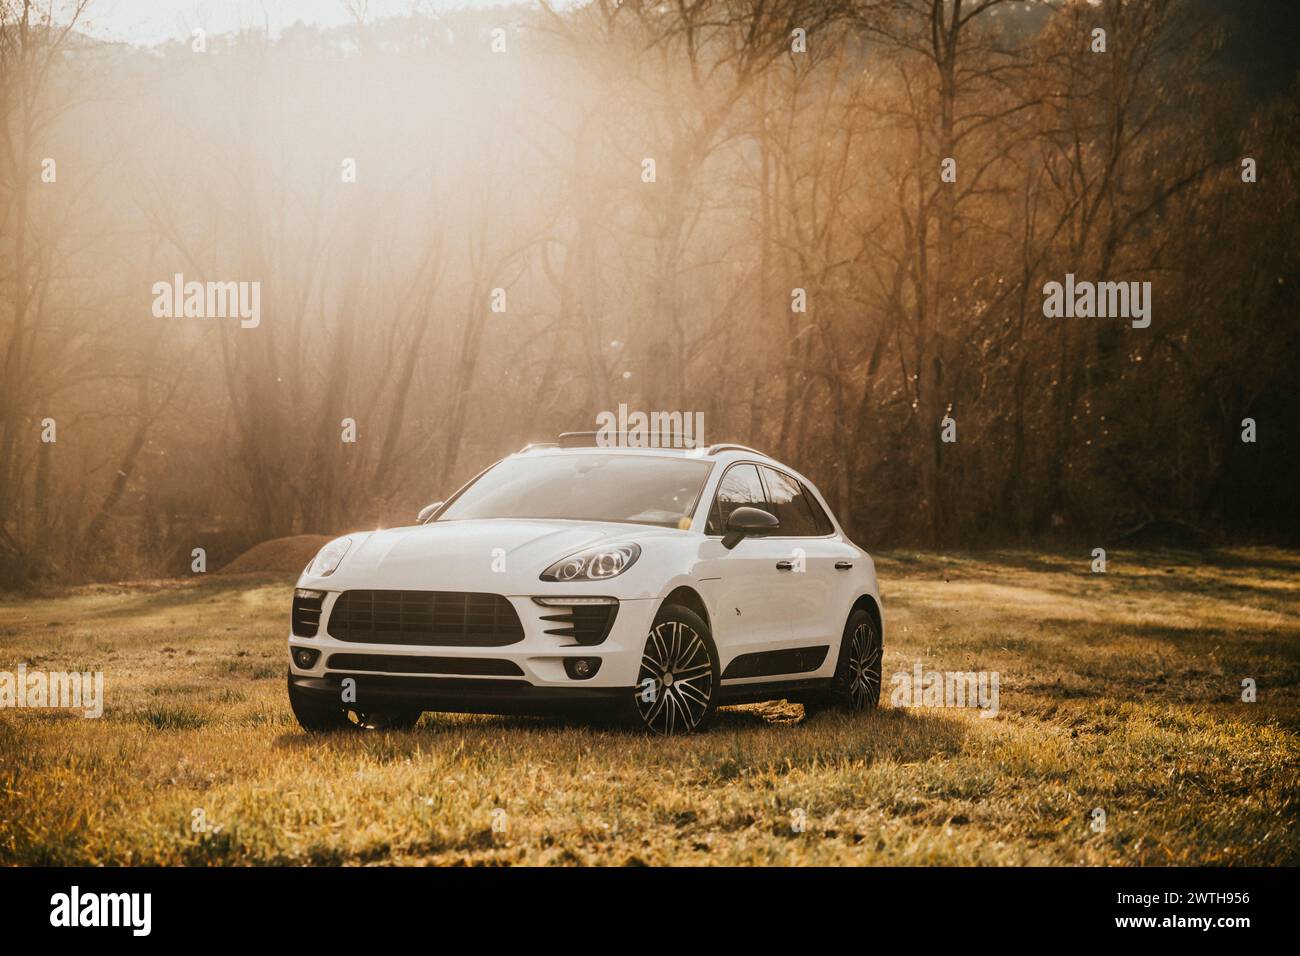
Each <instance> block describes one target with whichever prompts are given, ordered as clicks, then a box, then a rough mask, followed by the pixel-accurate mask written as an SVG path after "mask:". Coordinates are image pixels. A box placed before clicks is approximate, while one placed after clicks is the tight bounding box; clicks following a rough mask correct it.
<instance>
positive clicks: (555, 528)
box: [304, 518, 684, 594]
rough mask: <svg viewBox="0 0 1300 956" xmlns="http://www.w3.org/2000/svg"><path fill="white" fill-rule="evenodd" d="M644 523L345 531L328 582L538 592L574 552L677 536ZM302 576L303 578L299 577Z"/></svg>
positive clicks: (500, 523) (484, 522)
mask: <svg viewBox="0 0 1300 956" xmlns="http://www.w3.org/2000/svg"><path fill="white" fill-rule="evenodd" d="M683 534H684V532H681V531H677V530H674V529H670V528H655V527H652V526H648V525H635V524H622V523H605V522H591V521H556V520H541V519H527V518H518V519H517V518H483V519H474V520H465V521H434V522H432V523H430V524H426V525H416V526H413V527H408V528H390V529H386V530H383V531H374V532H370V533H368V534H365V535H350V536H349V537H351V538H352V539H353V545H352V548H351V549H350V550H349V552H348V554H347V556H346V557H345V558H344V559H343V562H342V563H341V564H340V566H339V569H338V571H336V572H335V573H334V574H333V575H331V576H330V577H328V578H318V579H312V580H314V581H318V582H320V583H322V584H326V585H327V586H329V587H343V588H395V589H409V590H438V591H490V592H495V593H498V594H514V593H536V591H537V585H538V583H539V582H538V575H540V574H541V573H542V572H543V571H544V570H546V568H548V567H549V566H550V565H551V564H553V563H554V562H556V561H558V560H560V559H561V558H563V557H566V556H567V555H570V554H572V553H574V552H575V551H581V550H583V549H585V548H590V547H594V546H596V545H599V544H602V543H610V544H613V543H616V542H623V541H636V542H638V543H641V544H644V543H645V542H646V541H647V540H648V539H655V538H667V537H672V538H680V537H681V536H682V535H683ZM304 580H306V579H304Z"/></svg>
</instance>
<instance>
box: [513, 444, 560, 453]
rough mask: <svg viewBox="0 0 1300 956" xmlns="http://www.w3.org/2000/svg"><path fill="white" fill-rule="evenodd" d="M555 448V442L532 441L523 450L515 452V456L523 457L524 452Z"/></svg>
mask: <svg viewBox="0 0 1300 956" xmlns="http://www.w3.org/2000/svg"><path fill="white" fill-rule="evenodd" d="M554 447H555V442H553V441H531V442H529V443H528V444H527V445H525V446H524V447H523V448H521V449H519V450H518V451H517V452H515V454H516V455H522V454H523V453H524V452H526V451H532V450H533V449H534V448H554Z"/></svg>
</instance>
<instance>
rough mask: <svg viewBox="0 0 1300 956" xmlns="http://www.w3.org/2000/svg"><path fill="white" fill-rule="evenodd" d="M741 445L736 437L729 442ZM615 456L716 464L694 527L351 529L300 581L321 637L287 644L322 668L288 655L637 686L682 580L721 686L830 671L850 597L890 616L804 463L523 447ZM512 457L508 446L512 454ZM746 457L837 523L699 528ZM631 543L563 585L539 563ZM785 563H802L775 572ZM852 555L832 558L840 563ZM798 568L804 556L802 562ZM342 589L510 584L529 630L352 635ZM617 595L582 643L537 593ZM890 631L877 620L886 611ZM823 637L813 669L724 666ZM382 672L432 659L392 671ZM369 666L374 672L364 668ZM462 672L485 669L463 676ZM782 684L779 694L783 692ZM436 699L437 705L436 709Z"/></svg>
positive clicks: (502, 587) (551, 682)
mask: <svg viewBox="0 0 1300 956" xmlns="http://www.w3.org/2000/svg"><path fill="white" fill-rule="evenodd" d="M733 447H734V446H733ZM572 452H578V453H582V454H618V455H644V456H669V455H671V456H685V457H687V458H698V459H700V460H702V461H706V462H710V463H712V464H713V469H712V471H711V472H710V474H709V476H708V478H707V480H706V481H705V483H704V486H703V489H702V491H701V493H700V497H699V500H698V501H697V502H696V505H695V509H694V514H693V517H692V520H691V525H690V528H689V529H687V530H678V529H674V528H662V527H656V526H649V525H643V524H631V523H622V522H591V521H575V520H551V519H545V520H540V519H513V518H487V519H467V520H443V521H439V520H436V519H435V520H433V521H432V522H430V523H428V524H425V525H415V526H411V527H401V528H391V529H385V530H379V531H373V532H360V533H356V534H352V535H348V537H349V538H351V539H352V544H351V547H350V549H349V550H348V552H347V554H346V555H345V556H344V558H343V559H342V561H341V562H340V564H339V566H338V567H337V569H336V570H335V571H334V572H333V573H332V574H329V575H326V576H313V575H310V574H307V573H304V574H303V575H302V577H301V578H300V579H299V581H298V584H297V587H298V588H302V589H308V590H312V591H322V592H325V598H324V603H323V606H322V609H321V616H320V627H319V631H318V633H317V634H316V636H314V637H299V636H294V635H293V634H292V633H290V635H289V647H290V651H291V652H292V651H293V649H294V648H299V647H308V648H314V649H317V650H319V651H320V655H319V657H318V659H317V660H316V663H315V665H314V666H312V667H309V668H303V667H299V666H298V663H297V662H295V661H294V659H293V656H292V653H291V656H290V674H291V679H294V678H299V677H301V678H314V677H323V676H325V675H327V673H328V674H330V675H338V674H340V673H345V671H344V670H340V669H338V668H328V667H327V662H328V660H329V658H330V655H331V654H332V653H335V652H347V653H351V654H385V655H393V656H394V657H396V658H402V657H410V658H418V657H427V656H436V657H437V658H472V659H479V660H483V659H496V660H502V661H509V662H512V663H513V664H515V665H517V666H518V668H519V669H520V671H521V672H522V675H523V680H526V681H527V682H529V683H530V684H532V685H534V687H539V688H555V689H563V688H572V687H574V686H576V685H578V684H579V683H580V685H581V686H582V687H586V688H627V689H631V688H633V686H634V684H635V682H636V678H637V673H638V670H639V667H640V660H641V655H642V649H643V648H644V645H645V639H646V634H647V632H648V630H649V629H650V626H651V624H652V622H653V620H654V618H655V615H656V613H657V612H658V610H659V608H660V606H661V605H662V603H663V601H664V599H665V598H666V597H667V596H668V595H669V594H670V593H672V592H673V591H674V590H676V589H678V588H681V587H687V588H690V589H691V590H693V591H694V592H695V593H696V594H698V595H699V598H700V599H701V601H702V603H703V605H704V607H705V609H706V610H707V617H708V621H707V623H708V624H709V625H710V627H711V629H712V633H713V639H714V643H715V645H716V647H717V650H718V655H719V664H720V667H721V670H722V672H723V677H722V685H723V688H724V689H725V688H726V687H729V686H747V685H760V686H759V688H758V689H761V685H763V684H776V683H779V682H781V681H783V680H789V679H800V680H809V679H825V678H829V677H830V676H831V675H832V674H833V673H834V671H835V667H836V661H837V659H838V655H839V646H840V640H841V636H842V633H843V629H844V625H845V622H846V621H847V619H848V617H849V614H850V611H851V609H852V608H853V606H854V603H855V602H856V601H858V600H859V599H862V598H869V599H870V601H871V602H873V603H874V610H875V612H876V614H877V615H878V616H880V617H881V618H883V612H882V611H881V602H880V595H879V590H878V586H877V581H876V575H875V567H874V564H873V563H872V561H871V558H870V556H869V555H868V554H867V553H866V552H865V551H864V550H862V549H861V548H859V547H857V545H855V544H853V543H852V542H851V541H849V540H848V538H847V537H846V536H845V535H844V533H843V531H842V529H841V528H840V526H839V523H838V521H837V520H836V518H835V516H834V513H833V512H832V511H831V509H830V508H829V506H828V505H827V504H826V502H825V500H824V499H823V498H822V496H821V494H820V492H818V491H817V489H816V488H815V486H813V484H812V483H811V482H809V481H808V480H807V479H806V478H804V477H803V476H802V475H800V474H799V473H798V472H797V471H795V470H794V469H792V468H789V467H787V466H785V465H783V464H781V463H779V462H777V461H775V460H773V459H770V458H768V457H766V456H763V455H761V454H758V453H755V452H752V451H750V450H720V451H718V452H717V453H716V454H707V453H704V452H701V451H699V450H696V451H687V452H681V451H673V450H659V449H630V448H622V447H619V448H591V447H583V448H573V449H539V450H528V451H525V452H522V453H521V454H522V455H564V454H569V453H572ZM512 457H513V456H512ZM737 463H752V464H755V465H758V466H769V467H772V468H776V469H778V470H780V471H782V472H784V473H786V474H788V475H790V476H793V477H794V478H796V479H797V480H799V481H800V482H802V483H803V485H804V487H805V489H807V491H808V493H809V494H811V495H812V496H813V497H814V498H815V500H816V501H817V503H818V504H819V505H820V506H821V508H822V510H823V511H824V512H825V514H826V515H827V516H828V517H829V519H830V522H831V524H832V526H833V531H832V533H830V534H828V535H824V536H820V537H798V538H795V537H779V536H771V537H746V538H744V539H743V540H741V541H740V543H739V544H738V545H737V546H736V547H735V548H733V549H731V550H728V549H727V548H725V547H724V546H723V544H722V539H721V536H718V535H708V534H706V533H705V527H706V523H707V518H708V512H709V510H710V508H711V506H712V503H713V500H714V496H715V494H716V492H717V489H718V485H719V483H720V482H721V480H722V476H723V475H724V474H725V472H726V470H727V468H728V467H729V466H731V465H733V464H737ZM623 542H633V543H635V544H637V545H639V546H640V548H641V554H640V557H639V559H638V560H636V561H635V562H634V563H633V564H632V565H631V567H629V568H628V569H627V570H626V571H624V572H623V573H621V574H619V575H618V576H616V577H613V578H610V579H607V580H604V581H581V582H571V583H557V582H547V581H542V580H540V578H539V575H540V574H541V573H542V571H544V570H545V569H546V568H547V567H549V566H550V565H551V564H552V563H554V562H556V561H557V560H560V559H562V558H564V557H566V556H568V555H570V554H573V553H575V552H579V551H582V550H584V549H586V548H589V547H592V546H595V545H600V544H615V543H623ZM781 561H790V562H792V563H796V568H792V569H791V570H788V571H783V570H778V569H777V563H778V562H781ZM837 562H839V563H842V564H848V565H851V567H848V568H845V569H842V570H837V569H836V567H835V565H836V563H837ZM797 568H802V569H801V570H799V569H797ZM344 590H396V591H430V590H431V591H450V592H479V593H485V594H496V595H502V596H504V597H505V598H506V599H507V600H508V601H509V602H510V604H511V605H512V606H513V607H514V609H515V611H516V613H517V614H518V616H519V619H520V622H521V624H522V625H523V629H524V638H523V640H521V641H519V642H516V643H511V644H506V645H504V646H472V647H461V646H444V645H437V646H429V645H409V644H373V643H364V644H360V643H356V642H344V641H340V640H338V639H336V638H335V637H333V636H331V635H330V633H329V621H330V619H331V614H332V611H333V608H334V605H335V602H336V601H337V597H338V595H339V593H341V592H342V591H344ZM560 596H564V597H584V596H585V597H595V596H599V597H613V598H616V599H617V600H618V602H619V606H618V611H617V614H616V616H615V619H614V623H613V625H612V627H611V629H610V631H609V634H608V636H607V637H606V638H605V640H604V641H603V642H601V643H599V644H596V645H577V644H575V643H574V642H573V641H572V640H570V639H568V638H565V637H561V636H557V635H554V634H547V633H546V630H547V628H548V626H553V625H549V624H548V622H547V621H544V620H543V619H542V618H543V615H547V614H553V613H555V609H554V608H545V607H542V606H540V605H538V604H537V603H536V602H535V601H534V600H533V599H534V598H535V597H542V598H546V597H552V598H553V597H560ZM881 629H882V632H883V620H882V623H881ZM822 645H824V646H827V647H828V648H829V650H828V652H827V653H826V655H825V659H824V661H823V663H822V664H821V666H820V667H819V668H817V669H816V670H815V671H802V672H798V673H795V674H770V673H769V674H764V675H762V676H759V677H732V678H728V677H727V675H726V670H727V667H728V665H729V664H730V663H732V662H733V661H734V660H735V659H736V658H737V657H739V656H740V655H744V654H754V653H763V652H771V651H779V650H789V649H795V648H806V647H810V646H822ZM578 656H583V657H598V658H599V659H600V662H601V663H600V667H599V669H598V671H597V673H596V674H595V676H593V677H591V678H588V679H585V680H583V681H581V682H578V681H575V680H574V679H571V678H570V677H569V676H568V675H567V674H566V672H565V668H564V661H565V658H567V657H578ZM380 673H382V674H383V675H403V674H416V673H419V674H421V675H423V676H427V674H428V672H427V671H414V670H412V671H406V670H403V669H391V670H384V671H382V672H380ZM367 676H373V673H372V672H367ZM463 679H464V680H475V679H483V678H475V677H472V676H471V677H465V678H463ZM778 696H779V695H778ZM429 709H437V708H436V707H432V706H431V707H430V708H429Z"/></svg>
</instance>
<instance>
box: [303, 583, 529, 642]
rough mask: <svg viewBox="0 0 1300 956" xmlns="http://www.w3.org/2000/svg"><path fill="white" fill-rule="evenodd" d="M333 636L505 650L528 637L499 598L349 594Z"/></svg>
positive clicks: (333, 616)
mask: <svg viewBox="0 0 1300 956" xmlns="http://www.w3.org/2000/svg"><path fill="white" fill-rule="evenodd" d="M329 633H330V636H331V637H335V638H337V639H338V640H340V641H348V642H349V643H353V644H418V645H427V646H442V647H502V646H504V645H506V644H514V643H517V642H518V641H522V640H523V639H524V628H523V625H522V624H520V623H519V615H518V614H516V613H515V609H514V606H513V605H512V604H511V603H510V602H509V601H507V600H506V599H505V598H503V597H502V596H501V595H499V594H477V593H472V592H462V591H344V592H343V593H342V594H340V595H339V597H338V600H337V601H335V602H334V608H333V610H332V611H330V617H329Z"/></svg>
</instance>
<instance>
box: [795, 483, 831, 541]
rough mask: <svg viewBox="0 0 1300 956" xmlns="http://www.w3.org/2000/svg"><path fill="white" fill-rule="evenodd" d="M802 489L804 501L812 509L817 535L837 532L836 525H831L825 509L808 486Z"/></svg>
mask: <svg viewBox="0 0 1300 956" xmlns="http://www.w3.org/2000/svg"><path fill="white" fill-rule="evenodd" d="M801 487H802V488H803V498H804V501H806V502H808V507H809V508H811V509H812V513H813V523H814V524H816V525H817V534H818V535H823V534H832V533H833V532H834V531H835V525H833V524H831V519H830V518H829V517H828V516H827V514H826V511H825V509H824V508H822V506H821V504H820V503H819V502H818V501H817V499H816V497H814V496H813V493H812V492H811V491H809V490H808V487H807V486H806V485H803V486H801Z"/></svg>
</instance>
